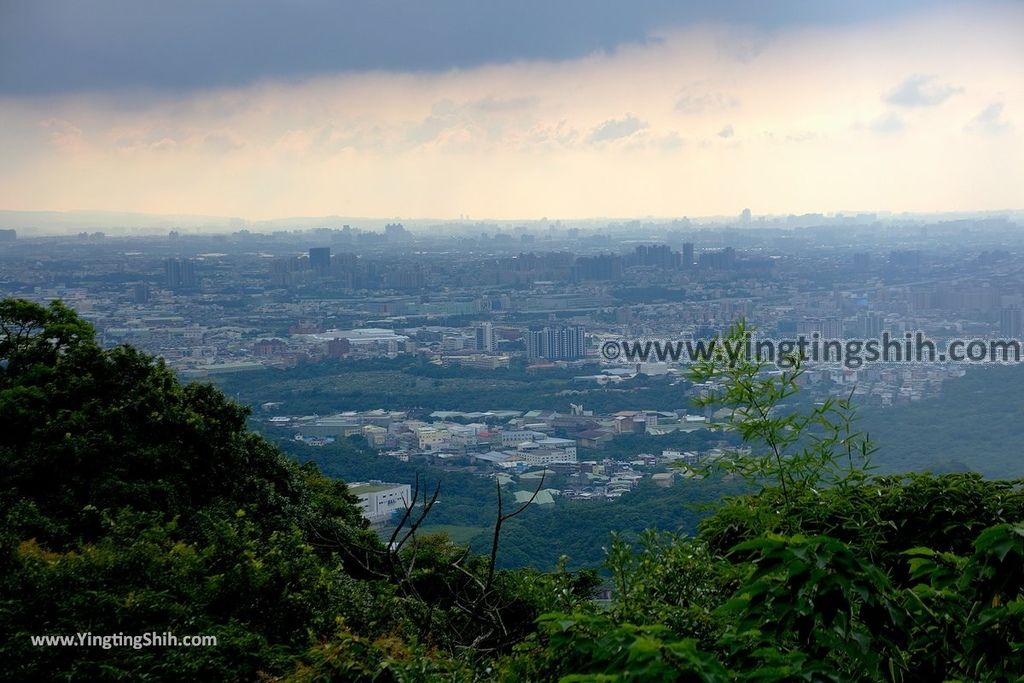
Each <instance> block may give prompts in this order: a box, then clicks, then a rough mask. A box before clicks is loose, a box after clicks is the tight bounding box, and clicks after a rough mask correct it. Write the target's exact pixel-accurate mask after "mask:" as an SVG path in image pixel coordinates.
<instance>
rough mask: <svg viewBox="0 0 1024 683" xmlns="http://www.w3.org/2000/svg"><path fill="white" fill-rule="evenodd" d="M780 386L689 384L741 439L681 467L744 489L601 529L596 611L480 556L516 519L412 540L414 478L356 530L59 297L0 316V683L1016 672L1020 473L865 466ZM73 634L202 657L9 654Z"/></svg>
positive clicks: (553, 584) (741, 373) (842, 420)
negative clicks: (120, 637) (387, 537)
mask: <svg viewBox="0 0 1024 683" xmlns="http://www.w3.org/2000/svg"><path fill="white" fill-rule="evenodd" d="M739 331H740V332H742V330H739ZM798 373H799V369H796V370H794V371H792V372H790V373H787V374H785V375H783V376H782V377H778V376H768V375H764V374H762V373H760V372H759V369H758V368H756V367H751V366H741V367H737V368H732V369H729V368H721V367H716V366H714V365H713V364H704V365H701V366H698V367H696V368H695V369H694V378H695V379H696V380H698V381H700V380H703V379H707V378H709V377H717V378H719V379H721V380H722V382H723V385H722V386H723V387H724V389H723V391H722V392H721V393H720V394H718V395H715V396H709V397H708V398H707V400H708V401H710V402H715V403H717V404H720V405H722V406H725V407H729V408H732V409H734V410H735V413H734V414H735V416H736V418H735V420H734V423H733V427H734V429H735V432H736V433H737V434H738V435H740V436H741V437H742V438H743V439H744V440H745V441H746V442H747V443H748V444H749V445H750V446H751V449H752V450H751V451H750V454H749V455H738V456H737V457H736V458H735V459H728V460H724V461H720V462H719V463H718V466H719V467H718V469H717V470H716V471H714V472H711V471H709V472H708V476H709V477H714V476H719V477H727V478H728V480H729V481H735V482H742V483H743V484H744V485H745V486H748V487H750V488H749V489H747V491H748V492H747V493H744V494H740V495H732V496H727V497H726V498H724V499H723V500H721V501H719V502H718V503H717V505H716V506H715V507H714V509H713V510H711V511H709V513H708V514H706V515H705V516H704V517H702V518H701V519H700V521H699V522H698V523H697V525H696V529H695V531H694V533H693V534H691V535H682V534H679V533H675V532H674V531H661V532H659V531H653V530H652V531H647V532H642V533H640V534H631V535H629V536H618V535H616V536H612V537H611V538H610V539H609V541H608V543H607V552H606V554H605V560H604V566H605V570H606V571H607V576H608V582H609V585H610V586H611V588H612V589H613V595H612V599H611V601H610V602H609V603H607V604H603V605H599V604H598V603H596V602H595V601H594V600H593V599H592V597H593V595H594V591H595V589H596V588H597V586H598V584H599V582H600V579H599V578H598V577H597V575H596V574H595V573H593V572H591V571H580V572H572V571H568V570H566V569H565V568H564V567H557V568H556V569H554V570H553V571H550V572H538V571H535V570H526V569H515V570H508V569H502V568H501V567H500V566H497V565H498V563H497V562H496V559H497V558H498V557H499V556H500V555H501V553H502V552H504V551H505V546H504V534H503V533H501V532H502V530H503V529H504V530H508V529H510V528H511V526H512V524H513V523H515V522H517V521H519V520H520V518H522V519H528V517H527V510H523V512H522V514H520V511H521V508H518V507H515V506H513V505H510V504H508V503H507V502H506V505H505V507H503V508H500V509H499V508H497V507H496V508H495V509H494V510H493V511H494V513H495V525H494V527H493V528H492V534H491V537H492V543H491V544H490V547H489V548H486V549H485V550H484V552H481V553H478V552H472V551H471V550H469V549H466V548H463V547H462V546H460V545H458V544H455V543H452V542H451V541H449V540H448V539H447V538H446V537H444V536H438V535H431V534H426V533H424V532H423V528H424V525H426V523H427V520H428V519H432V517H433V515H435V513H436V514H437V515H438V517H439V521H438V522H437V523H438V524H440V523H441V522H440V520H441V519H443V517H440V516H441V515H442V514H443V511H442V508H443V507H444V503H443V502H441V503H440V504H439V503H437V502H436V500H440V496H439V497H438V499H436V500H435V499H434V498H433V497H432V496H431V495H430V489H429V488H428V487H423V489H422V490H423V491H424V496H423V497H422V498H421V499H420V501H421V505H419V506H417V507H413V508H411V509H410V510H409V511H408V516H407V519H406V520H405V521H404V522H403V523H402V525H401V526H400V528H399V529H398V530H397V532H396V533H395V534H394V536H393V537H392V539H391V541H390V542H386V543H385V542H382V541H381V540H380V539H379V538H378V537H377V536H376V535H375V534H372V533H370V532H369V531H368V530H367V529H366V528H365V526H364V523H363V521H362V519H361V517H360V515H359V514H358V512H357V509H356V507H355V505H354V502H353V499H352V497H351V496H350V495H349V494H348V492H347V490H346V487H345V485H344V484H343V483H342V482H340V481H339V480H337V479H332V478H329V477H326V476H324V474H322V473H321V472H320V471H318V469H317V468H316V467H315V466H313V465H300V464H298V463H297V462H295V461H294V460H292V459H290V458H288V457H287V456H286V455H284V454H283V453H282V452H281V451H280V449H278V448H277V447H276V446H275V445H273V444H272V443H270V442H269V441H267V440H266V439H264V438H263V437H261V436H258V435H256V434H253V433H251V432H249V431H248V430H247V429H246V410H245V409H244V408H242V407H240V406H238V405H237V404H235V403H232V402H231V401H229V400H227V399H226V398H225V397H224V396H223V395H222V394H221V393H220V392H219V391H218V390H216V389H214V388H213V387H211V386H209V385H203V384H188V385H183V384H181V383H180V382H179V381H178V380H177V379H176V378H175V376H174V375H173V373H171V372H170V371H169V370H168V369H167V368H166V367H164V365H163V364H162V363H161V362H160V361H158V360H155V359H153V358H151V357H148V356H146V355H144V354H141V353H139V352H137V351H135V350H133V349H131V348H127V347H119V348H115V349H108V350H104V349H101V348H100V347H99V346H98V345H97V343H96V341H95V338H94V333H93V330H92V329H91V327H90V326H89V325H88V324H86V323H85V322H83V321H82V320H81V319H79V318H78V317H77V315H76V314H75V313H74V312H73V311H71V310H69V309H67V308H66V307H64V306H63V305H61V304H60V303H54V304H51V305H50V306H49V307H45V308H44V307H41V306H39V305H37V304H34V303H30V302H27V301H22V300H6V301H3V302H0V421H2V424H3V425H4V430H3V431H2V433H0V514H2V515H3V524H2V526H0V563H2V565H3V566H2V571H0V666H2V668H3V673H4V677H5V678H7V679H10V680H15V681H35V680H74V681H78V680H83V681H145V680H150V681H163V680H183V679H184V680H210V681H252V680H264V681H272V680H282V681H437V680H443V681H484V680H494V681H567V682H569V681H594V682H597V681H678V680H693V681H708V682H719V681H721V682H725V681H936V680H950V681H1008V680H1018V679H1019V677H1020V676H1021V674H1022V672H1024V574H1022V572H1021V570H1020V568H1021V566H1022V563H1024V491H1022V488H1021V482H1008V481H991V480H986V479H983V478H982V477H980V476H978V475H976V474H971V473H952V474H946V475H904V476H886V477H879V476H874V475H872V474H871V471H870V470H867V469H865V465H866V464H867V463H868V461H869V459H870V456H871V447H870V444H869V443H868V442H867V441H866V440H865V439H864V437H863V435H862V434H861V433H860V432H858V431H856V428H855V427H854V426H853V425H854V423H853V422H852V417H853V415H852V406H851V405H850V404H849V403H848V402H844V401H832V402H826V403H825V404H822V405H816V406H814V407H813V408H811V409H810V410H795V411H791V410H790V409H789V408H787V406H791V405H793V404H792V402H791V398H792V396H793V392H795V391H796V387H797V381H796V375H797V374H798ZM638 493H640V494H643V492H642V491H640V492H638ZM594 509H597V510H599V508H594ZM640 513H641V510H640V509H638V510H637V514H640ZM595 514H596V513H595ZM659 514H660V513H659ZM686 514H687V513H686V512H685V510H684V509H679V518H678V519H679V523H678V524H676V525H675V527H674V528H675V529H678V528H684V527H686V526H688V524H689V522H688V521H687V520H686V517H685V515H686ZM531 521H532V522H533V523H535V524H542V523H543V522H537V519H536V518H535V519H533V520H531ZM510 545H512V544H510ZM513 548H514V546H513ZM513 551H514V550H513ZM80 632H90V633H93V634H97V635H103V634H117V633H125V634H143V633H148V632H160V633H163V632H171V633H175V634H177V635H180V636H184V635H192V634H196V635H198V634H205V635H215V636H217V644H216V645H215V646H209V647H203V648H161V647H156V648H140V649H135V648H132V647H114V648H111V649H103V648H101V647H45V646H41V645H38V644H36V643H33V642H32V639H31V637H32V636H33V635H45V634H71V635H74V634H76V633H80Z"/></svg>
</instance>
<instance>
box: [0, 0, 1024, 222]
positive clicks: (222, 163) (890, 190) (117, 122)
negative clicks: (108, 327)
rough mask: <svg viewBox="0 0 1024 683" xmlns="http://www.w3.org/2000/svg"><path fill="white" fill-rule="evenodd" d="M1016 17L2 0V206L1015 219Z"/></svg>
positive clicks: (921, 8) (810, 4)
mask: <svg viewBox="0 0 1024 683" xmlns="http://www.w3.org/2000/svg"><path fill="white" fill-rule="evenodd" d="M1022 36H1024V3H1022V2H1003V3H1000V2H995V3H980V4H979V3H973V4H961V3H935V2H911V1H905V2H898V1H897V2H893V1H891V0H890V1H889V2H845V1H844V2H822V1H820V0H819V1H813V0H808V1H806V2H789V3H766V2H714V3H712V2H703V3H683V2H678V1H677V2H670V1H667V0H666V1H660V2H659V1H648V2H642V1H641V2H631V3H622V2H604V1H594V0H587V1H584V0H578V1H577V0H571V1H568V2H552V1H551V0H548V1H546V2H540V1H534V0H519V1H517V2H502V3H498V2H480V1H479V0H461V1H455V0H450V1H440V2H425V1H423V0H419V1H408V2H395V1H391V2H388V1H378V2H361V3H355V2H337V1H336V2H318V1H315V0H301V1H299V2H293V3H283V2H282V3H268V2H259V1H253V0H248V1H246V2H241V1H239V2H216V1H215V0H205V1H202V2H200V1H194V2H193V1H189V0H182V1H178V2H148V1H138V0H137V1H135V2H112V1H107V2H98V1H90V0H79V1H74V2H72V1H69V2H47V1H45V0H43V1H40V0H34V1H21V0H0V149H2V150H3V153H2V154H0V208H2V209H22V210H33V209H38V210H75V209H104V210H115V211H142V212H152V213H177V214H180V213H201V214H211V215H235V216H242V217H246V218H252V219H263V218H274V217H284V216H296V215H325V214H343V215H350V216H354V215H364V216H379V217H389V216H404V217H432V218H450V217H457V216H459V215H470V216H472V217H474V218H537V217H540V216H548V217H560V218H583V217H592V216H608V217H627V216H646V215H654V216H680V215H690V216H699V215H712V214H717V215H721V214H733V213H738V212H739V211H740V209H742V208H743V207H745V206H749V207H750V208H751V209H752V210H753V211H754V213H791V212H792V213H803V212H808V211H825V212H833V211H840V210H892V211H945V210H984V209H1003V208H1017V209H1019V208H1024V190H1022V189H1021V188H1022V187H1024V40H1022V39H1021V37H1022Z"/></svg>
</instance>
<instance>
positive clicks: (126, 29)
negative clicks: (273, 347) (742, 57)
mask: <svg viewBox="0 0 1024 683" xmlns="http://www.w3.org/2000/svg"><path fill="white" fill-rule="evenodd" d="M927 4H930V3H927V2H925V0H888V1H882V0H868V1H866V2H847V1H845V0H843V1H839V0H832V1H816V0H793V1H791V2H786V3H765V2H760V1H755V0H721V1H719V2H693V1H692V0H691V1H683V0H638V1H637V2H632V3H623V2H615V1H612V0H596V1H595V0H563V1H561V2H550V1H549V0H517V1H516V2H501V3H498V2H480V1H478V0H437V1H434V2H425V1H424V0H375V1H370V0H367V1H366V2H354V1H350V0H333V1H327V0H305V1H303V2H294V3H285V2H267V1H261V0H255V1H254V0H246V1H244V2H243V1H241V0H176V1H175V2H168V1H167V0H159V1H158V0H66V1H64V2H55V1H54V0H0V93H6V94H45V93H60V92H69V91H96V90H101V91H109V90H120V89H126V88H139V87H142V88H156V89H173V90H183V89H184V90H187V89H193V88H203V87H216V86H224V85H240V84H245V83H250V82H253V81H255V80H259V79H267V78H271V79H279V78H295V77H303V76H312V75H317V74H328V73H338V72H346V71H364V70H372V69H384V70H401V71H422V70H444V69H449V68H459V67H471V66H475V65H479V64H483V63H491V62H507V61H511V60H518V59H563V58H571V57H576V56H580V55H584V54H588V53H592V52H595V51H600V50H609V49H612V48H614V47H615V46H617V45H621V44H623V43H630V42H640V41H643V40H645V39H646V38H647V37H648V36H649V35H650V34H651V32H652V31H656V30H658V29H661V28H665V27H671V26H676V25H684V24H691V23H694V22H703V21H713V22H727V23H732V24H738V25H743V26H754V27H757V28H760V29H767V30H771V29H775V28H780V27H784V26H791V25H794V24H806V23H829V24H831V23H843V22H850V21H859V20H864V19H868V18H872V17H877V16H880V15H888V14H892V13H896V12H903V11H907V10H910V9H916V8H919V7H921V6H924V5H927ZM735 47H736V49H738V50H742V49H745V46H744V45H737V46H735Z"/></svg>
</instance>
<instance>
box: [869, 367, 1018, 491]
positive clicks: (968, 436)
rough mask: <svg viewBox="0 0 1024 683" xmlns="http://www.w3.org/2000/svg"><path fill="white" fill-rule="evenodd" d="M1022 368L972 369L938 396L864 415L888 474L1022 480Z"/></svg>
mask: <svg viewBox="0 0 1024 683" xmlns="http://www.w3.org/2000/svg"><path fill="white" fill-rule="evenodd" d="M1022 385H1024V366H1021V365H986V366H977V367H971V368H969V369H968V372H967V374H966V375H964V376H963V377H959V378H957V379H953V380H947V381H946V383H945V385H944V386H943V391H942V393H941V394H940V395H939V396H936V397H934V398H928V399H925V400H922V401H918V402H916V403H911V404H903V405H900V406H896V407H893V408H886V409H883V408H871V409H867V410H864V411H863V413H862V419H861V426H862V428H863V429H865V430H867V431H868V432H869V433H870V434H871V437H872V438H873V439H875V440H876V441H877V443H878V446H879V450H878V453H877V455H876V458H875V461H876V464H877V465H878V466H879V468H880V469H881V470H884V471H888V472H907V471H924V470H931V471H933V472H964V471H968V470H970V471H973V472H980V473H981V474H983V475H985V476H987V477H996V478H999V477H1022V476H1024V457H1022V456H1021V451H1020V447H1019V444H1020V443H1021V441H1022V440H1024V391H1021V386H1022Z"/></svg>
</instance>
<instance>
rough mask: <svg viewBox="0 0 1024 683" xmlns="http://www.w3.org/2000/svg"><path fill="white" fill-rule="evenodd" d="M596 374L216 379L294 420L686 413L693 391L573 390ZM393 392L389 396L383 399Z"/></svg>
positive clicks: (383, 367) (314, 372)
mask: <svg viewBox="0 0 1024 683" xmlns="http://www.w3.org/2000/svg"><path fill="white" fill-rule="evenodd" d="M597 372H598V368H597V366H596V365H595V366H593V367H592V368H590V369H587V368H583V369H581V368H551V369H541V370H535V371H528V370H526V368H525V367H523V366H521V365H520V366H516V367H513V368H508V369H498V370H480V369H474V368H463V367H439V366H437V365H434V364H432V363H429V362H427V361H425V360H423V359H420V358H412V357H400V358H396V359H380V360H337V361H331V362H327V363H316V364H309V365H299V366H296V367H293V368H288V369H286V370H280V369H267V370H256V371H248V372H239V373H232V374H227V375H221V376H216V377H214V378H212V379H213V381H215V382H216V383H217V386H218V387H220V388H221V389H222V390H223V391H224V393H226V394H227V395H228V396H230V397H231V398H233V399H234V400H236V401H239V402H240V403H243V404H246V405H250V406H254V405H259V404H260V403H263V402H266V401H275V402H277V401H280V402H283V403H284V404H285V410H287V411H288V412H289V413H290V414H293V415H301V414H313V413H317V414H320V415H324V414H330V413H334V412H339V411H343V410H372V409H375V408H384V409H388V410H412V411H415V412H418V413H430V412H433V411H435V410H463V411H477V410H480V411H484V410H519V411H526V410H559V411H562V412H569V404H570V403H583V404H584V406H585V407H586V408H587V409H588V410H593V411H594V412H595V413H599V414H608V413H612V412H615V411H618V410H637V409H638V408H643V409H650V410H674V409H676V408H686V407H687V406H688V404H689V400H688V399H687V397H686V389H687V387H688V384H687V383H686V382H685V381H677V382H675V383H673V382H672V381H669V380H668V378H658V379H654V378H649V377H644V376H640V377H637V378H635V379H633V380H629V381H626V382H622V383H620V384H616V385H614V386H606V387H596V386H593V385H589V386H588V385H581V384H574V383H573V382H572V378H573V377H575V376H578V375H581V374H588V373H590V374H597ZM381 387H387V391H381Z"/></svg>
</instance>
